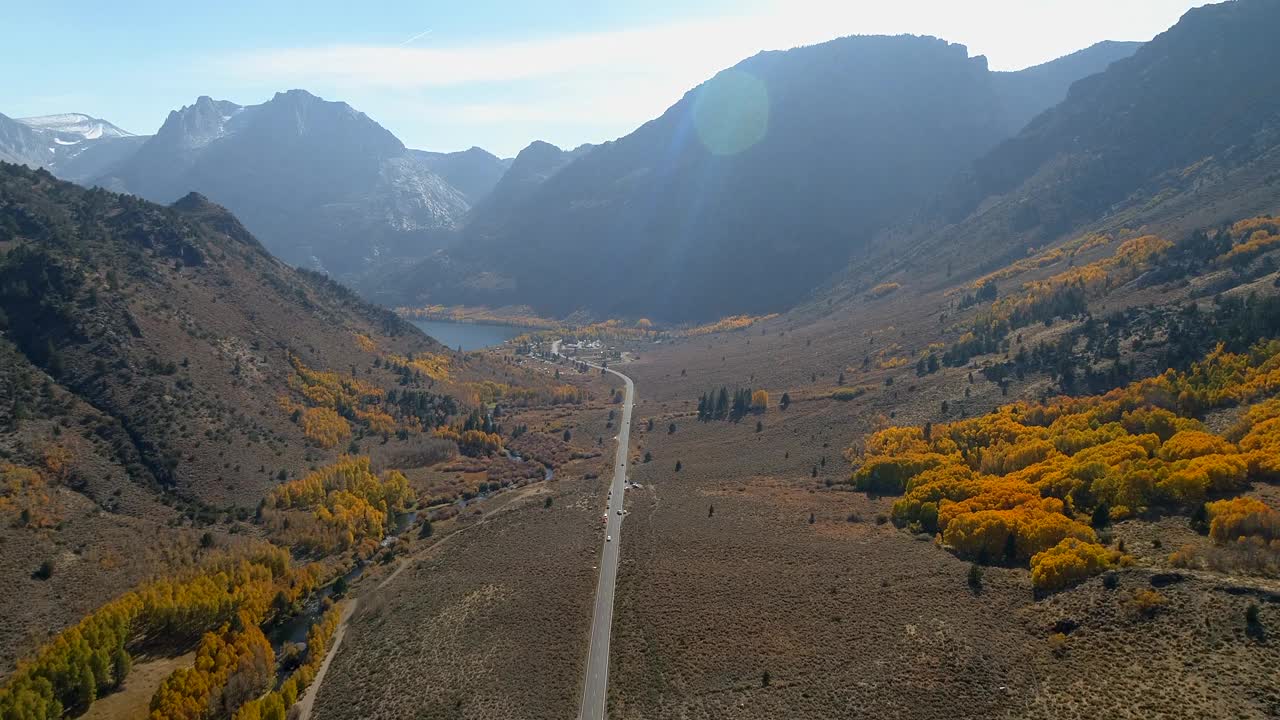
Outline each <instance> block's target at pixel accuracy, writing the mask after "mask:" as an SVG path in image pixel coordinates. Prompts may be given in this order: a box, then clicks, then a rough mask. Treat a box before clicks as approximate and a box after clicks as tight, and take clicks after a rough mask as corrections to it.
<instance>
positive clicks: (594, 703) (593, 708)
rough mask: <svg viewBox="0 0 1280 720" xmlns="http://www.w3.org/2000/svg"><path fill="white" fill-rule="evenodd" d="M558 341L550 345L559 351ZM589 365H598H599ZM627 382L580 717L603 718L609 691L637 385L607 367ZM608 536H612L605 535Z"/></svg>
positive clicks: (599, 719) (614, 462) (590, 719)
mask: <svg viewBox="0 0 1280 720" xmlns="http://www.w3.org/2000/svg"><path fill="white" fill-rule="evenodd" d="M559 350H560V344H559V343H558V342H557V343H555V344H554V345H553V346H552V352H553V353H554V354H556V355H559ZM587 364H588V365H589V366H590V367H594V368H596V369H601V368H600V366H598V365H591V364H590V363H587ZM607 372H611V373H613V374H614V375H617V376H618V377H620V378H622V380H623V382H625V383H626V384H627V392H626V397H625V398H623V403H622V422H621V424H619V426H618V452H617V455H616V456H615V457H614V461H613V479H612V480H611V481H610V483H609V488H610V490H609V509H608V515H607V520H606V521H605V536H606V538H607V539H606V540H605V543H604V550H603V552H602V553H601V556H600V579H599V580H598V581H597V583H596V604H595V608H594V609H593V610H592V615H591V643H590V645H589V646H588V651H587V671H586V675H585V677H584V679H583V683H582V708H581V711H580V712H579V713H578V717H579V718H580V720H602V718H604V711H605V701H606V699H607V698H608V692H609V635H610V633H611V632H612V630H613V589H614V584H615V582H616V581H617V578H618V554H619V551H620V548H621V545H622V519H623V514H622V512H623V508H622V496H623V493H624V492H626V483H627V455H628V453H629V451H630V448H631V408H632V406H633V405H635V399H636V387H635V384H634V383H632V382H631V378H629V377H627V376H626V375H623V374H622V373H620V372H618V371H617V370H613V369H607ZM608 538H611V539H608Z"/></svg>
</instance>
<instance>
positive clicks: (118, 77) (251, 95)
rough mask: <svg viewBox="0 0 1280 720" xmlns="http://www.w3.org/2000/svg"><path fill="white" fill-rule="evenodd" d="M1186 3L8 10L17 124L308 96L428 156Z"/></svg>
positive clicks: (139, 128) (597, 129) (583, 135)
mask: <svg viewBox="0 0 1280 720" xmlns="http://www.w3.org/2000/svg"><path fill="white" fill-rule="evenodd" d="M1200 4H1203V2H1189V1H1188V0H970V1H969V2H963V1H962V0H891V1H889V2H884V1H883V0H876V1H875V2H869V1H863V0H843V1H842V2H841V1H839V0H828V1H822V0H791V1H789V2H783V1H782V0H689V1H679V0H643V1H642V2H630V1H629V2H625V3H623V2H605V1H603V0H596V1H594V2H584V1H580V0H536V1H533V0H520V1H515V0H512V1H509V2H502V1H499V0H451V1H450V2H422V1H419V2H409V1H408V0H393V1H390V2H350V0H341V1H339V0H311V1H310V2H307V3H294V2H276V1H275V0H253V1H248V0H226V1H223V2H199V1H197V2H191V3H175V2H173V1H172V0H164V1H163V2H161V1H160V0H127V1H126V2H116V3H104V2H100V1H99V0H94V1H93V2H87V1H82V0H63V1H62V2H56V3H41V2H21V3H19V2H14V3H7V4H6V5H7V7H5V9H4V12H3V15H4V23H5V27H6V32H5V33H4V35H5V39H4V43H3V45H0V66H3V67H4V68H6V69H7V72H5V81H4V83H3V85H2V86H0V113H4V114H6V115H9V116H11V117H22V116H27V115H44V114H51V113H56V112H85V113H89V114H92V115H97V116H100V117H103V118H106V119H107V120H110V121H112V122H115V123H116V124H118V125H120V126H122V127H124V128H125V129H126V130H130V131H132V132H136V133H151V132H154V131H155V130H156V129H157V128H158V127H159V126H160V124H161V123H162V122H163V121H164V117H165V115H166V114H167V113H168V112H169V110H172V109H174V108H177V107H180V106H182V105H186V104H190V103H191V102H192V101H194V100H195V98H196V97H197V96H199V95H211V96H213V97H215V98H218V99H225V100H232V101H234V102H238V103H241V104H251V103H258V102H262V101H263V100H266V99H268V98H270V97H271V95H272V94H273V93H274V92H275V91H276V90H285V89H289V88H294V87H301V88H305V89H307V90H310V91H311V92H314V93H316V94H317V95H320V96H322V97H325V98H326V99H330V100H345V101H347V102H349V103H351V104H352V105H353V106H355V107H356V108H357V109H359V110H362V111H364V112H366V113H368V114H369V115H370V116H371V117H373V118H374V119H375V120H377V121H378V122H380V123H382V124H383V125H384V126H385V127H387V128H388V129H389V130H391V131H392V132H394V133H395V134H396V135H398V136H399V137H400V139H402V140H403V141H404V142H405V143H406V144H407V145H409V146H410V147H417V148H423V149H429V150H458V149H464V148H466V147H470V146H471V145H480V146H481V147H485V148H487V149H489V150H491V151H493V152H495V153H498V154H501V155H513V154H515V153H516V152H517V151H519V150H520V149H521V148H522V147H524V146H525V145H526V144H528V143H529V142H530V141H531V140H534V139H542V140H547V141H549V142H552V143H555V144H557V145H561V146H564V147H571V146H574V145H578V144H580V143H583V142H600V141H602V140H609V139H612V138H615V137H618V136H620V135H624V134H626V133H627V132H629V131H631V130H632V129H634V128H635V127H636V126H637V125H639V124H641V123H643V122H644V121H646V120H649V119H651V118H653V117H656V116H657V115H659V114H661V113H662V111H663V110H665V109H666V108H667V107H668V106H670V105H671V104H672V103H673V102H675V101H676V100H677V99H679V98H680V96H681V95H682V94H683V93H684V92H685V91H687V90H688V89H690V88H692V87H693V86H694V85H696V84H698V83H699V82H701V81H702V80H704V79H706V78H707V77H709V76H710V75H712V74H714V73H715V72H716V71H717V70H720V69H723V68H725V67H728V66H730V65H733V64H734V63H736V62H738V61H739V60H741V59H743V58H745V57H748V56H750V55H753V54H755V53H756V52H758V51H760V50H765V49H779V48H788V47H794V46H796V45H807V44H812V43H815V42H821V41H823V40H829V39H831V38H834V37H839V36H842V35H853V34H881V33H889V34H898V33H914V34H920V35H936V36H938V37H942V38H946V39H947V40H951V41H953V42H959V43H964V44H965V45H967V46H968V47H969V51H970V53H971V54H974V55H978V54H982V55H986V56H987V57H988V59H989V60H990V63H991V67H992V68H993V69H1019V68H1022V67H1026V66H1029V65H1035V64H1037V63H1040V62H1044V61H1046V60H1050V59H1053V58H1055V57H1058V56H1061V55H1064V54H1066V53H1069V52H1072V51H1074V50H1078V49H1080V48H1083V47H1086V46H1088V45H1091V44H1093V43H1095V42H1097V41H1100V40H1107V39H1113V40H1147V39H1150V38H1151V37H1153V36H1154V35H1156V34H1157V33H1159V32H1162V31H1163V30H1165V29H1166V28H1168V27H1169V26H1170V25H1172V24H1173V23H1174V22H1176V21H1177V19H1178V17H1179V16H1180V15H1181V14H1182V13H1183V12H1185V11H1186V10H1187V9H1188V8H1190V7H1193V6H1196V5H1200Z"/></svg>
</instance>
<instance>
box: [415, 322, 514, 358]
mask: <svg viewBox="0 0 1280 720" xmlns="http://www.w3.org/2000/svg"><path fill="white" fill-rule="evenodd" d="M409 322H411V323H413V324H414V325H415V326H417V328H418V329H419V330H421V331H422V332H424V333H426V334H428V335H430V336H431V337H433V338H435V339H436V340H439V341H440V342H441V344H444V345H447V346H449V347H451V348H453V349H454V350H457V349H458V347H459V346H461V347H462V350H463V351H464V352H465V351H467V350H479V349H481V348H487V347H493V346H494V345H501V344H502V343H504V342H506V341H507V340H510V339H511V338H513V337H515V336H517V335H523V334H525V333H527V332H532V331H531V330H529V329H528V328H521V327H515V326H514V325H479V324H476V323H456V322H448V321H446V320H410V321H409Z"/></svg>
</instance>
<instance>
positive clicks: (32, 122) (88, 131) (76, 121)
mask: <svg viewBox="0 0 1280 720" xmlns="http://www.w3.org/2000/svg"><path fill="white" fill-rule="evenodd" d="M18 122H20V123H22V124H23V125H26V126H27V127H29V128H31V129H33V130H41V131H44V132H50V133H57V134H59V135H67V136H73V137H78V138H80V140H100V139H102V138H122V137H134V134H133V133H131V132H129V131H127V130H122V129H121V128H119V127H116V126H115V125H112V124H111V123H109V122H107V121H106V120H102V119H100V118H96V117H93V116H92V115H85V114H84V113H61V114H58V115H40V116H37V117H29V118H19V119H18ZM74 142H79V141H78V140H77V141H74ZM61 144H69V143H61Z"/></svg>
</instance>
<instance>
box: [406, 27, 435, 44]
mask: <svg viewBox="0 0 1280 720" xmlns="http://www.w3.org/2000/svg"><path fill="white" fill-rule="evenodd" d="M430 34H431V29H430V28H427V29H426V30H423V31H422V32H420V33H418V34H417V35H414V36H413V37H411V38H409V39H408V40H405V41H404V42H402V43H400V47H404V46H405V45H412V44H413V43H415V42H417V41H418V40H421V39H422V38H424V37H426V36H428V35H430Z"/></svg>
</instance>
